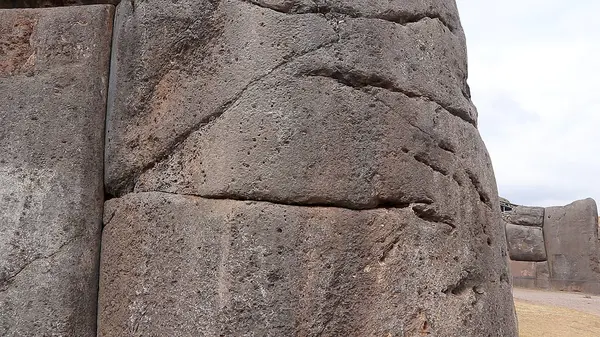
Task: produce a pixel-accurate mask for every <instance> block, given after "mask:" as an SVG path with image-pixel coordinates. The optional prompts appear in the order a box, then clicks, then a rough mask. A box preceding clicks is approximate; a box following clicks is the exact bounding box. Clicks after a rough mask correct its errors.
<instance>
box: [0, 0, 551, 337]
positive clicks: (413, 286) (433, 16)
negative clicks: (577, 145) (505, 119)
mask: <svg viewBox="0 0 600 337" xmlns="http://www.w3.org/2000/svg"><path fill="white" fill-rule="evenodd" d="M96 2H103V3H111V4H114V3H116V2H117V1H113V0H107V1H94V0H90V1H86V0H81V1H79V0H73V1H51V0H48V1H34V0H32V1H25V0H23V1H13V7H14V8H12V9H7V10H1V11H0V33H1V34H0V48H2V49H0V51H1V52H0V89H1V90H0V93H2V95H6V99H3V100H0V117H2V124H0V139H1V140H2V143H1V145H0V148H1V149H2V151H3V152H2V153H3V154H6V155H5V156H4V157H3V158H2V160H1V161H0V183H1V184H0V198H1V199H0V200H2V204H1V206H0V211H1V214H0V216H1V217H2V218H1V219H2V223H0V224H1V226H2V227H0V231H1V233H0V234H2V235H1V236H0V240H2V241H0V257H1V259H0V268H1V269H0V273H1V274H0V308H2V311H0V335H2V336H22V335H27V334H29V335H40V336H45V335H48V336H54V335H56V336H93V335H98V336H241V335H249V334H252V335H257V336H320V335H328V336H419V335H424V334H429V335H435V336H488V335H501V336H516V335H517V332H516V324H515V313H514V308H513V305H512V296H511V288H510V287H511V285H510V278H509V271H508V266H507V262H506V256H507V247H506V240H505V235H504V234H505V231H504V227H503V226H502V223H501V215H500V212H499V210H498V208H497V206H496V205H498V195H497V190H496V183H495V179H494V174H493V171H492V167H491V162H490V159H489V156H488V153H487V150H486V148H485V145H484V143H483V141H482V140H481V137H480V136H479V132H478V130H477V111H476V109H475V107H474V106H473V104H472V102H471V99H470V93H469V88H468V85H467V83H466V78H467V62H466V47H465V37H464V33H463V31H462V28H461V25H460V20H459V18H458V13H457V8H456V4H455V3H454V1H441V0H431V1H399V0H398V1H391V2H375V3H373V2H367V1H362V0H353V1H348V0H341V1H340V0H338V1H320V2H317V3H315V2H312V1H310V2H309V1H302V0H299V1H278V0H272V1H262V0H259V1H239V0H222V1H200V0H180V1H172V0H152V1H121V2H120V3H119V4H118V5H117V6H116V7H115V6H113V5H93V6H74V7H60V8H48V9H46V8H43V9H42V8H38V9H15V8H16V7H25V6H32V4H33V5H34V6H40V7H45V6H54V5H63V4H81V5H85V4H88V3H96ZM113 11H114V21H113ZM109 54H110V56H109ZM109 69H110V70H109ZM105 122H106V124H105ZM104 140H105V142H104ZM102 156H104V158H102ZM102 175H103V177H102ZM103 187H104V190H103ZM102 222H103V225H102ZM101 230H102V232H101ZM515 233H516V234H515V235H516V236H517V237H523V238H524V239H523V240H524V241H526V242H537V241H536V240H538V241H539V237H538V235H537V234H538V233H537V232H535V231H531V232H528V231H520V232H515ZM100 237H101V240H100ZM100 241H101V247H102V249H101V252H99V251H100ZM540 254H541V253H540V250H539V249H538V248H535V249H530V250H528V249H526V247H524V248H523V252H522V255H523V256H533V257H536V258H540V257H539V256H540ZM96 308H97V312H96ZM96 322H97V326H96Z"/></svg>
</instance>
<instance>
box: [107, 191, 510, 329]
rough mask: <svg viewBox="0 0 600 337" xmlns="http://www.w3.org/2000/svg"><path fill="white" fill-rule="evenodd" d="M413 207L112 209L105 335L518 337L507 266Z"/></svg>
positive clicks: (116, 202)
mask: <svg viewBox="0 0 600 337" xmlns="http://www.w3.org/2000/svg"><path fill="white" fill-rule="evenodd" d="M414 207H415V206H413V207H405V208H386V209H373V210H363V211H356V210H348V209H343V208H337V207H306V206H288V205H277V204H272V203H268V202H253V201H234V200H210V199H204V198H201V197H195V196H183V195H173V194H167V193H156V192H148V193H134V194H128V195H126V196H125V197H122V198H118V199H112V200H110V201H108V202H107V203H106V207H105V219H106V220H105V221H106V226H105V228H104V232H103V248H102V269H101V278H100V288H101V293H100V302H99V306H100V308H101V311H100V316H99V324H100V326H99V335H100V336H128V335H141V336H242V335H247V334H249V333H252V334H253V335H257V336H316V335H324V336H389V335H391V336H419V335H421V334H430V335H433V336H488V335H494V336H515V335H516V334H515V331H514V322H512V317H511V318H510V319H509V318H508V317H506V315H508V313H509V312H510V311H509V310H507V309H509V308H510V305H508V304H507V303H510V301H511V294H510V285H509V284H508V283H507V282H504V281H502V280H501V279H500V277H501V275H499V274H498V271H497V270H496V269H497V267H496V266H490V265H488V264H486V263H485V262H486V261H489V257H488V256H486V254H483V253H482V250H481V249H480V248H479V249H471V248H472V247H473V243H472V242H471V240H468V238H467V237H466V236H467V235H469V233H468V231H464V230H457V229H453V228H452V226H450V225H448V224H445V223H442V222H436V221H432V220H428V219H423V218H422V217H421V216H420V215H419V212H418V211H415V209H414ZM483 246H485V247H488V246H487V244H485V243H484V244H483ZM475 247H478V246H475ZM492 308H493V310H492ZM499 314H500V315H499ZM510 314H511V315H512V313H510ZM499 316H500V317H499Z"/></svg>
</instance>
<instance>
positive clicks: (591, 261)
mask: <svg viewBox="0 0 600 337" xmlns="http://www.w3.org/2000/svg"><path fill="white" fill-rule="evenodd" d="M545 214H546V218H545V221H544V240H545V242H546V253H547V255H548V264H549V267H550V276H551V279H552V286H553V287H554V288H558V289H565V290H578V291H588V292H594V293H600V283H599V281H600V242H599V241H598V223H597V219H598V209H597V207H596V203H595V201H594V200H593V199H584V200H578V201H575V202H573V203H571V204H569V205H566V206H563V207H548V208H546V210H545Z"/></svg>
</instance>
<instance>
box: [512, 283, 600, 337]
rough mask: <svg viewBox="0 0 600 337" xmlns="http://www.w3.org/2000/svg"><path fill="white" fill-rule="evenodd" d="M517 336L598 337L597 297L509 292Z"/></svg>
mask: <svg viewBox="0 0 600 337" xmlns="http://www.w3.org/2000/svg"><path fill="white" fill-rule="evenodd" d="M513 295H514V298H515V308H516V310H517V317H518V320H519V337H598V336H600V296H589V295H585V294H581V293H565V292H550V291H540V290H529V289H519V288H515V289H513Z"/></svg>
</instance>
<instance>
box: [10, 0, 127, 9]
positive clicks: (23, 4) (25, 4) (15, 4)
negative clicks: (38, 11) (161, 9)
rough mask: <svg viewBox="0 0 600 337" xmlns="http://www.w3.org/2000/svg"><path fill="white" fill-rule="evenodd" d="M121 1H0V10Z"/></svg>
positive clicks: (111, 3)
mask: <svg viewBox="0 0 600 337" xmlns="http://www.w3.org/2000/svg"><path fill="white" fill-rule="evenodd" d="M120 1H121V0H0V9H6V8H48V7H63V6H81V5H102V4H105V5H117V4H118V3H119V2H120Z"/></svg>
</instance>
